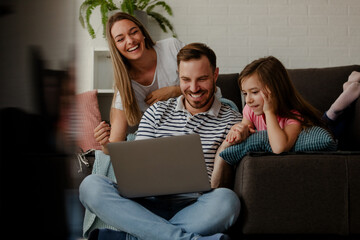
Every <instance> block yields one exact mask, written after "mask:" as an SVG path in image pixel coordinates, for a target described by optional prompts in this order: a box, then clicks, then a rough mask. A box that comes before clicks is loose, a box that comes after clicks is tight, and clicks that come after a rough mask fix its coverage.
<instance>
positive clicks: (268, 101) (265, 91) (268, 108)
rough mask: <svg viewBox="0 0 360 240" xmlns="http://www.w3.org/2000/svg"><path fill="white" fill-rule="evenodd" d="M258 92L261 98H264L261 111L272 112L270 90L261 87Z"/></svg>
mask: <svg viewBox="0 0 360 240" xmlns="http://www.w3.org/2000/svg"><path fill="white" fill-rule="evenodd" d="M260 94H261V96H262V98H263V99H264V105H263V112H264V113H265V112H274V111H275V109H274V106H273V102H272V96H271V92H270V90H269V89H268V88H265V89H262V90H261V91H260Z"/></svg>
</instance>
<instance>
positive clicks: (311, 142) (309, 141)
mask: <svg viewBox="0 0 360 240" xmlns="http://www.w3.org/2000/svg"><path fill="white" fill-rule="evenodd" d="M336 148H337V143H336V141H334V139H333V138H332V136H331V134H330V133H329V132H328V131H326V130H325V129H323V128H320V127H317V126H314V127H311V128H308V129H306V130H303V131H302V132H301V133H300V134H299V136H298V139H297V140H296V143H295V145H294V147H293V148H292V149H291V150H290V151H291V152H306V151H335V150H336ZM248 152H272V149H271V146H270V143H269V137H268V134H267V131H266V130H264V131H258V132H256V133H253V134H251V135H250V136H249V137H248V138H247V139H246V140H245V141H243V142H241V143H239V144H236V145H233V146H231V147H228V148H227V149H225V150H224V151H222V152H221V153H220V157H222V158H223V159H224V160H225V161H226V162H227V163H229V164H231V165H236V164H238V163H239V162H240V161H241V159H242V158H243V157H244V156H245V155H246V154H247V153H248Z"/></svg>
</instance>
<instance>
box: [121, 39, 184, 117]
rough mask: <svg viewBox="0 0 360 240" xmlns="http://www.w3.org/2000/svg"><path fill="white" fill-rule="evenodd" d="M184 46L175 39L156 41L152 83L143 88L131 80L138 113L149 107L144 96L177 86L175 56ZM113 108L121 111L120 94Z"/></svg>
mask: <svg viewBox="0 0 360 240" xmlns="http://www.w3.org/2000/svg"><path fill="white" fill-rule="evenodd" d="M184 46H185V44H184V43H182V42H181V41H179V40H178V39H176V38H167V39H164V40H160V41H157V42H156V44H155V45H154V49H155V52H156V55H157V64H156V69H155V74H154V79H153V82H152V83H151V84H150V85H148V86H144V85H141V84H140V83H138V82H136V81H134V80H131V84H132V87H133V89H134V92H135V97H136V100H137V103H138V105H139V108H140V111H141V112H145V110H146V109H147V108H148V107H149V105H148V104H146V102H145V98H146V96H147V95H148V94H149V93H151V92H153V91H154V90H156V89H159V88H163V87H168V86H176V85H179V77H178V73H177V63H176V56H177V54H178V52H179V51H180V49H181V48H182V47H184ZM114 107H115V108H117V109H120V110H123V105H122V102H121V97H120V93H119V92H118V93H117V95H116V99H115V106H114Z"/></svg>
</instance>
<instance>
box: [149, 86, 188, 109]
mask: <svg viewBox="0 0 360 240" xmlns="http://www.w3.org/2000/svg"><path fill="white" fill-rule="evenodd" d="M180 95H181V90H180V86H168V87H163V88H159V89H157V90H155V91H153V92H151V93H150V94H149V95H148V96H146V98H145V102H146V103H147V104H148V105H153V104H154V103H156V102H157V101H165V100H168V99H169V98H174V97H178V96H180Z"/></svg>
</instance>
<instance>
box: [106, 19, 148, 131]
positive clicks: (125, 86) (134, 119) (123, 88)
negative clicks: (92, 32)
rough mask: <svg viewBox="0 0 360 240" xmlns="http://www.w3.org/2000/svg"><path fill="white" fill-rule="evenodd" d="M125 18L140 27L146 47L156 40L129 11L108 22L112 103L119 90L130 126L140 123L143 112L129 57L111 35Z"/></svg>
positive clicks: (107, 35)
mask: <svg viewBox="0 0 360 240" xmlns="http://www.w3.org/2000/svg"><path fill="white" fill-rule="evenodd" d="M123 19H127V20H130V21H132V22H133V23H135V24H136V25H137V26H138V27H139V29H140V31H141V32H142V34H143V35H144V37H145V47H146V48H147V49H151V48H153V46H154V45H155V42H154V41H153V40H152V38H151V37H150V34H149V33H148V31H147V30H146V29H145V27H144V25H143V24H142V23H141V22H140V21H139V20H137V19H136V18H135V17H133V16H131V15H129V14H127V13H123V12H118V13H115V14H114V15H112V16H111V17H110V18H109V20H108V22H107V25H106V38H107V41H108V45H109V50H110V56H111V60H112V65H113V71H114V96H113V104H112V105H114V103H115V99H116V94H117V92H118V91H119V93H120V97H121V102H122V105H123V109H124V111H125V116H126V120H127V122H128V124H129V125H130V126H135V125H137V124H139V122H140V119H141V116H142V113H141V111H140V108H139V105H138V103H137V101H136V97H135V93H134V89H133V87H132V85H131V80H130V77H129V73H128V69H129V67H130V65H129V62H128V61H127V59H126V58H125V57H124V56H122V55H121V54H120V52H119V50H118V49H117V48H116V45H115V41H114V39H113V37H112V35H111V28H112V26H113V25H114V23H116V22H118V21H120V20H123ZM110 112H111V111H110ZM110 119H111V116H110Z"/></svg>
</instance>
